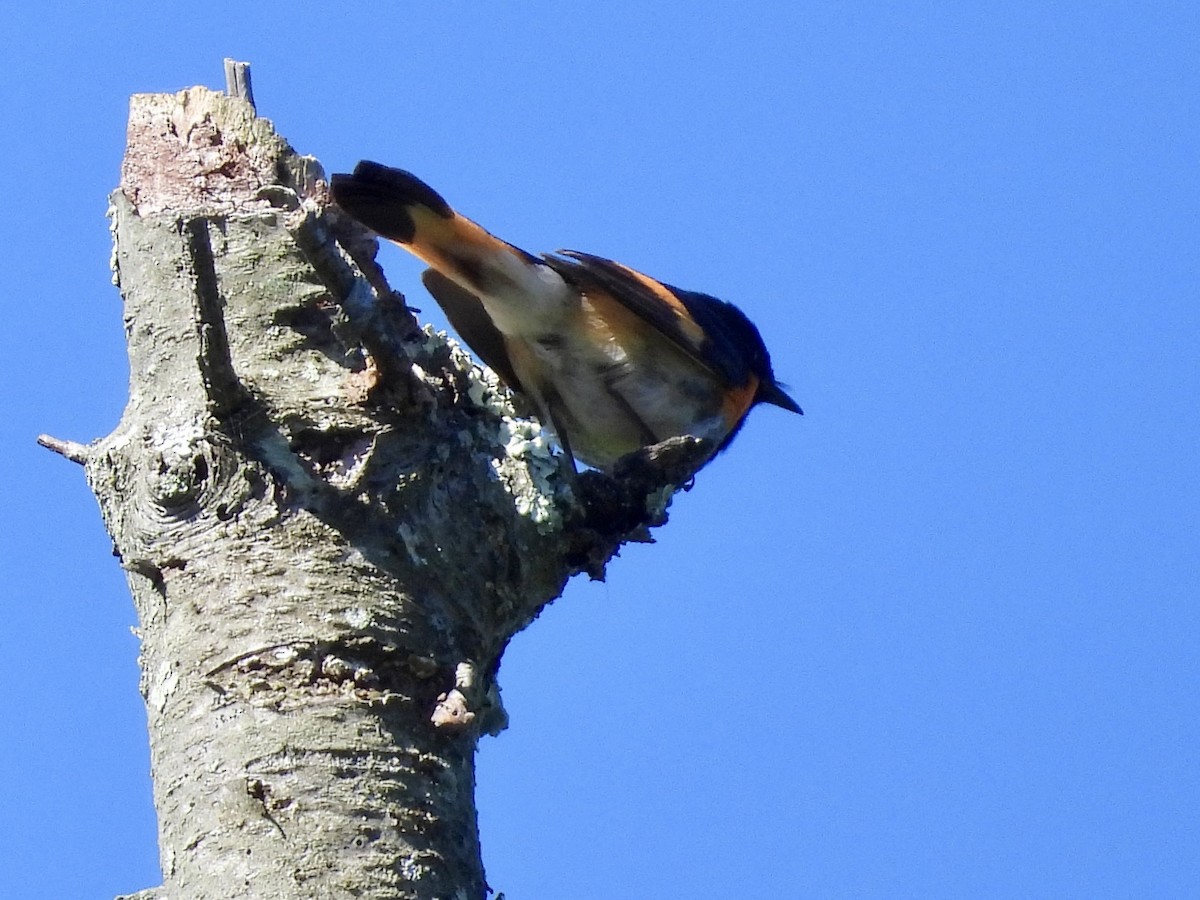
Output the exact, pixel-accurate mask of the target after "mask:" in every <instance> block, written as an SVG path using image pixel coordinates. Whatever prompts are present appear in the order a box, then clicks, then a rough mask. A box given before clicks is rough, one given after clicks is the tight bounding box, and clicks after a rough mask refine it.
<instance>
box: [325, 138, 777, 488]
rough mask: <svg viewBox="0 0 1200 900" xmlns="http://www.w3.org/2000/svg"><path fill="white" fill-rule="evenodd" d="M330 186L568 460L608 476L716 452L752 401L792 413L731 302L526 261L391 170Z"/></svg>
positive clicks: (565, 261)
mask: <svg viewBox="0 0 1200 900" xmlns="http://www.w3.org/2000/svg"><path fill="white" fill-rule="evenodd" d="M330 186H331V189H332V192H333V198H334V200H335V201H336V202H337V204H338V206H340V207H341V208H342V209H343V210H345V211H346V212H347V213H349V214H350V215H351V216H353V217H354V218H355V219H357V220H358V221H359V222H361V223H362V224H363V225H365V226H367V227H368V228H370V229H371V230H372V231H375V232H377V233H378V234H380V235H381V236H382V237H384V238H386V239H388V240H390V241H393V242H395V243H397V244H399V245H400V246H402V247H404V249H406V250H408V251H409V252H410V253H412V254H413V255H415V256H417V257H419V258H420V259H421V260H423V261H424V262H425V263H427V264H428V265H429V267H430V268H429V269H428V270H427V271H426V272H425V274H424V277H423V280H424V282H425V286H426V287H427V288H428V289H429V293H431V294H432V295H433V297H434V299H435V300H437V302H438V304H439V305H440V306H441V307H442V309H443V310H445V312H446V316H447V318H448V319H449V320H450V324H451V325H453V326H454V328H455V330H457V331H458V333H459V335H460V336H461V337H462V338H463V340H464V341H466V343H467V344H468V345H469V346H470V347H471V349H473V350H474V351H475V352H476V353H477V354H478V355H479V356H480V357H481V358H482V359H483V361H484V362H485V363H487V364H488V365H489V366H491V367H492V369H493V370H494V371H495V372H496V373H497V374H498V375H499V376H500V377H501V378H502V379H503V380H504V381H505V383H506V384H507V385H508V386H509V387H510V388H511V389H512V390H514V391H516V392H517V393H520V394H524V395H525V396H527V397H529V398H530V399H531V400H532V401H533V403H534V405H535V406H536V408H537V409H538V410H539V411H540V413H541V417H542V419H543V421H544V422H546V421H548V422H549V424H550V425H551V426H552V427H553V429H554V432H555V433H556V435H557V436H558V440H559V443H561V444H562V447H563V449H564V451H565V452H566V453H567V455H568V457H570V458H572V460H574V459H579V460H581V461H582V462H584V463H587V464H588V465H589V466H594V467H596V468H600V469H609V468H611V467H612V465H613V464H614V463H615V462H616V461H617V460H618V459H620V458H621V457H622V456H624V455H625V454H627V453H630V452H632V451H634V450H637V449H639V448H641V447H644V446H647V445H649V444H654V443H657V442H659V441H663V440H666V439H667V438H670V437H675V436H678V435H694V436H696V437H698V438H707V439H708V440H711V441H712V442H713V444H714V445H715V446H716V447H717V449H723V448H724V447H725V446H727V445H728V444H729V442H730V440H732V439H733V437H734V435H735V434H737V431H738V429H739V428H741V425H742V422H743V421H744V420H745V418H746V414H747V413H748V412H749V411H750V409H751V407H753V406H754V405H755V404H756V403H771V404H774V405H775V406H780V407H783V408H784V409H787V410H791V411H792V412H794V413H800V412H801V410H800V407H799V406H798V405H797V404H796V402H795V401H794V400H793V399H792V398H791V397H789V396H788V395H787V394H786V393H785V392H784V390H783V388H782V387H780V385H779V383H778V382H777V381H776V380H775V376H774V373H773V372H772V371H771V359H770V356H769V354H768V353H767V348H766V347H765V346H764V345H763V341H762V337H760V335H759V333H758V329H757V328H755V327H754V324H753V323H752V322H751V321H750V320H749V319H747V318H746V316H745V315H744V314H743V313H742V312H741V310H739V309H738V308H737V307H736V306H734V305H733V304H731V303H726V302H724V301H722V300H718V299H717V298H716V297H710V296H709V295H707V294H699V293H695V292H693V291H685V290H681V289H679V288H676V287H672V286H671V285H669V284H664V283H663V282H660V281H656V280H655V279H653V278H650V277H649V276H647V275H643V274H641V273H640V272H636V271H634V270H633V269H630V268H628V267H627V266H623V265H621V264H620V263H616V262H613V261H612V260H608V259H602V258H601V257H599V256H592V255H590V254H587V253H578V252H576V251H573V250H560V251H558V252H557V253H555V254H552V255H550V254H548V255H545V256H541V257H537V256H533V255H532V254H530V253H526V252H525V251H524V250H521V249H519V248H517V247H514V246H513V245H512V244H509V243H506V242H505V241H502V240H500V239H499V238H497V237H495V236H494V235H492V234H490V233H488V232H487V231H485V230H484V229H483V228H481V227H480V226H479V225H476V224H475V223H474V222H472V221H471V220H470V219H467V218H465V217H464V216H461V215H459V214H458V213H456V212H455V211H454V210H453V209H451V207H450V206H449V204H447V203H446V201H445V200H443V199H442V197H441V196H440V195H439V194H438V193H437V192H436V191H434V190H433V189H432V188H431V187H429V186H428V185H427V184H425V183H424V182H423V181H421V180H419V179H418V178H416V177H415V176H413V175H411V174H409V173H408V172H405V171H403V170H401V169H393V168H390V167H388V166H383V165H380V164H379V163H373V162H366V161H363V162H360V163H359V164H358V165H357V166H356V167H355V169H354V173H353V174H350V175H345V174H343V175H334V176H333V178H332V181H331V182H330Z"/></svg>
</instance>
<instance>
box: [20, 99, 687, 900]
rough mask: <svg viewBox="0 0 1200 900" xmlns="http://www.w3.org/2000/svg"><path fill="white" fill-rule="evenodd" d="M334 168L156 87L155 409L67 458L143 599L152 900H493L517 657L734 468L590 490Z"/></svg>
mask: <svg viewBox="0 0 1200 900" xmlns="http://www.w3.org/2000/svg"><path fill="white" fill-rule="evenodd" d="M323 177H324V176H323V174H322V173H321V170H320V167H319V165H318V164H317V163H316V162H315V161H314V160H312V159H311V158H306V157H301V156H298V155H297V154H296V153H295V152H294V151H292V149H291V148H290V147H289V146H288V145H287V144H286V143H285V142H284V141H283V140H282V139H281V138H279V137H278V136H276V134H275V133H274V131H273V129H272V127H271V124H270V123H269V122H268V121H267V120H265V119H261V118H257V117H256V115H255V112H254V109H253V107H252V105H251V104H250V103H249V102H247V101H246V100H244V99H239V98H233V97H227V96H225V95H223V94H218V93H214V92H211V91H208V90H205V89H203V88H194V89H191V90H187V91H183V92H181V93H179V94H177V95H140V96H136V97H134V98H133V100H132V104H131V113H130V122H129V136H128V147H127V151H126V157H125V161H124V165H123V172H122V181H121V186H120V189H119V190H117V191H116V192H115V193H114V194H113V196H112V208H111V215H112V230H113V234H114V240H115V252H114V256H113V265H114V271H115V275H116V282H117V284H118V285H119V286H120V289H121V293H122V296H123V298H124V303H125V327H126V332H127V336H128V344H129V360H130V372H131V378H130V382H131V383H130V398H129V403H128V406H127V407H126V409H125V413H124V415H123V417H122V419H121V421H120V423H119V424H118V426H117V428H116V430H115V431H114V432H113V433H112V434H111V435H109V436H108V437H106V438H104V439H102V440H99V441H97V442H95V443H93V444H91V445H88V446H82V445H78V444H72V443H70V442H65V441H58V440H55V439H53V438H44V439H43V442H44V443H46V444H47V445H48V446H51V447H52V448H53V449H56V450H58V451H59V452H61V453H63V454H64V455H67V456H69V457H70V458H72V459H75V460H76V461H79V462H82V463H84V464H85V466H86V472H87V478H88V481H89V484H90V485H91V487H92V489H93V490H94V491H95V493H96V496H97V497H98V498H99V501H100V506H101V509H102V512H103V515H104V518H105V522H106V523H107V526H108V529H109V532H110V533H111V535H112V538H113V541H114V546H115V552H116V554H117V555H118V557H119V558H120V560H121V564H122V566H123V567H124V568H125V570H126V571H127V573H128V579H129V584H130V587H131V590H132V593H133V597H134V602H135V604H136V607H137V612H138V617H139V622H140V628H141V639H142V649H141V659H140V662H141V668H142V680H141V689H142V694H143V696H144V698H145V701H146V709H147V713H148V718H149V732H150V747H151V762H152V770H153V777H154V797H155V805H156V807H157V810H158V817H159V844H160V854H161V860H162V868H163V874H164V883H163V886H162V887H161V888H156V889H152V890H150V891H146V892H143V894H141V895H139V896H143V897H152V896H153V897H158V896H162V897H168V896H169V897H171V898H187V900H200V898H221V900H227V898H230V897H295V898H315V897H316V898H321V897H363V898H383V897H388V898H396V897H411V898H435V897H437V898H482V897H484V896H485V894H486V892H487V887H486V884H485V881H484V875H483V866H482V863H481V860H480V851H479V839H478V831H477V826H476V814H475V806H474V753H475V746H476V742H477V739H478V737H479V735H480V734H481V733H496V732H498V731H499V730H500V729H502V728H503V727H504V724H505V716H504V712H503V710H502V708H501V706H500V703H499V690H498V687H497V685H496V682H495V675H496V671H497V668H498V666H499V662H500V657H501V654H502V652H503V650H504V648H505V646H506V645H507V643H508V641H509V640H510V639H511V637H512V636H513V635H514V634H515V633H516V632H517V631H518V630H520V629H521V628H523V627H524V626H525V625H526V624H528V623H529V622H531V621H532V620H533V619H534V618H535V617H536V616H537V614H538V611H539V610H540V609H541V608H542V606H543V605H544V604H546V603H548V602H549V601H550V600H552V599H553V598H554V597H556V596H557V595H558V594H559V593H560V591H561V590H562V588H563V586H564V584H565V583H566V580H567V578H568V577H570V575H571V574H573V573H575V572H579V571H586V572H588V573H589V574H591V575H592V576H593V577H601V576H602V575H603V570H604V565H605V563H606V562H607V560H608V559H609V558H610V557H611V556H612V555H613V554H614V553H615V552H616V549H617V548H618V546H619V545H620V542H621V541H622V540H626V539H630V538H631V537H632V538H635V539H645V538H646V529H647V527H648V526H650V525H655V524H659V523H661V522H662V521H665V512H664V510H665V507H666V503H667V501H668V499H669V497H670V495H671V493H672V490H673V487H672V485H676V484H681V483H683V482H685V481H686V480H687V479H688V478H689V476H690V474H691V471H692V469H693V468H694V466H695V465H696V464H697V463H698V462H699V461H700V460H702V459H703V458H704V455H705V450H706V448H703V447H697V446H696V442H692V441H687V440H684V441H675V442H671V443H670V445H669V446H660V447H658V448H652V449H651V450H649V451H646V452H645V453H643V454H641V455H640V456H637V457H634V458H632V459H631V460H629V461H628V462H627V463H626V464H624V465H623V466H622V471H621V472H619V473H618V474H617V475H616V476H615V477H609V476H606V475H601V474H599V473H594V472H588V473H584V474H583V475H580V476H575V475H574V474H573V473H570V472H567V471H565V470H564V467H563V466H562V465H561V457H559V456H557V455H553V454H552V453H551V451H550V449H549V446H548V444H547V443H546V441H545V439H544V437H543V435H542V433H541V431H540V427H539V426H538V424H537V423H536V422H535V421H532V420H529V419H523V418H519V417H517V416H516V414H515V412H514V409H513V405H512V403H513V401H512V399H511V398H510V396H509V395H508V393H507V392H506V391H505V390H504V389H503V388H502V387H501V386H500V385H499V384H498V383H497V381H496V379H495V376H494V375H492V374H491V373H490V372H488V371H486V370H481V369H480V368H478V367H477V366H475V365H473V364H472V362H471V361H470V359H469V358H468V357H467V356H466V355H464V354H463V353H462V352H461V351H460V350H459V349H458V348H457V347H456V346H455V345H454V344H452V343H449V342H447V341H446V340H445V339H443V338H441V337H439V336H438V335H436V334H434V333H432V332H431V331H430V330H428V329H424V330H423V329H421V328H420V326H419V325H418V324H417V322H416V321H415V319H414V318H413V317H412V315H411V313H410V312H409V310H408V309H407V308H406V307H405V306H404V302H403V298H402V297H400V296H399V295H398V294H396V293H394V292H392V291H391V290H390V289H389V288H388V286H387V283H386V281H385V280H384V278H383V275H382V273H381V272H380V271H379V269H378V267H377V266H376V265H375V263H374V250H375V244H374V239H373V238H372V237H371V236H370V235H369V234H367V233H365V232H364V231H362V230H361V229H360V228H359V227H358V226H357V225H355V224H354V223H352V222H350V221H349V220H348V219H346V218H344V217H340V216H339V215H338V213H337V210H336V208H333V207H330V206H328V205H327V194H326V189H325V184H324V181H323Z"/></svg>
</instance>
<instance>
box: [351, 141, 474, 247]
mask: <svg viewBox="0 0 1200 900" xmlns="http://www.w3.org/2000/svg"><path fill="white" fill-rule="evenodd" d="M329 186H330V189H331V190H332V191H333V199H334V201H335V202H336V203H337V205H338V206H340V207H341V208H342V209H344V210H346V212H348V213H350V215H352V216H353V217H354V218H355V219H357V220H358V221H359V222H361V223H362V224H364V225H366V226H367V227H368V228H370V229H371V230H372V231H374V232H377V233H378V234H379V235H381V236H382V237H385V238H387V239H388V240H389V241H395V242H396V243H398V244H411V243H413V241H414V240H415V239H416V238H417V219H416V218H415V217H418V216H420V215H421V212H420V211H421V210H427V211H428V212H430V213H433V215H434V216H437V217H438V218H442V219H447V220H450V219H453V218H454V210H452V209H451V208H450V204H448V203H447V202H446V201H445V200H443V199H442V195H441V194H439V193H438V192H437V191H435V190H434V189H433V188H431V187H430V186H429V185H427V184H426V183H425V182H423V181H421V179H419V178H417V177H416V176H415V175H412V174H410V173H408V172H405V171H404V170H403V169H393V168H391V167H390V166H383V165H380V164H379V163H375V162H368V161H367V160H363V161H362V162H360V163H359V164H358V165H357V166H355V167H354V172H353V174H350V175H334V176H333V178H332V179H330V183H329Z"/></svg>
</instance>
